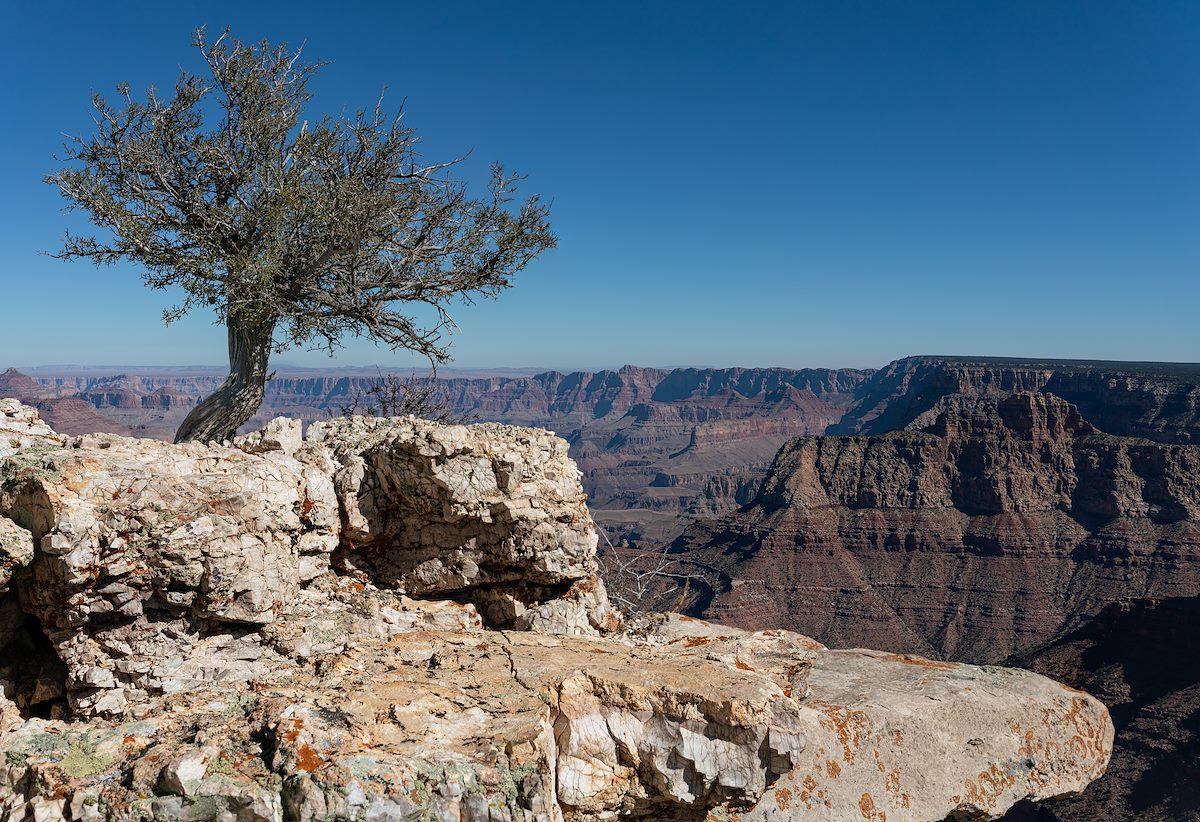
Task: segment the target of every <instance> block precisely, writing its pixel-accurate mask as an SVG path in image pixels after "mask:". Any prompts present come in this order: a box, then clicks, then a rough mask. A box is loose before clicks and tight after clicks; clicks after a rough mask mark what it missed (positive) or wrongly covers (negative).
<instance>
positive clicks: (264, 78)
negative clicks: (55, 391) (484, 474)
mask: <svg viewBox="0 0 1200 822" xmlns="http://www.w3.org/2000/svg"><path fill="white" fill-rule="evenodd" d="M194 44H195V46H196V47H197V48H198V49H199V50H200V53H201V54H203V56H204V60H205V62H206V63H207V66H208V75H209V76H204V77H201V76H196V75H192V74H189V73H187V72H184V73H183V74H182V75H181V76H180V78H179V80H178V82H177V83H176V84H175V89H174V94H173V95H172V96H171V97H170V99H164V98H163V97H160V96H159V95H158V94H157V93H156V92H155V91H154V89H150V90H149V91H147V93H146V96H145V99H144V100H135V99H134V98H133V97H132V96H131V95H130V92H129V86H128V84H121V85H120V86H118V88H117V93H118V95H119V101H118V102H117V103H116V104H113V103H110V102H109V101H107V100H105V99H104V98H103V97H101V96H100V95H98V94H97V95H94V96H93V98H92V104H93V106H94V107H95V115H94V117H93V120H94V122H95V133H94V134H93V135H92V136H91V137H87V138H83V137H76V138H74V139H72V140H70V141H69V142H68V144H67V147H66V155H67V156H66V158H65V159H66V160H67V161H68V162H71V163H72V164H71V165H70V166H69V167H67V168H64V169H62V170H59V171H57V172H55V173H53V174H51V175H49V176H48V177H47V178H46V179H47V181H48V182H50V183H52V184H54V185H56V186H57V187H58V188H59V190H60V191H61V192H62V193H63V195H64V196H65V197H66V198H67V199H68V200H69V201H70V206H69V208H72V209H80V210H82V211H84V212H86V213H87V215H88V216H89V217H90V219H91V221H92V222H93V223H95V224H96V225H97V226H99V227H101V228H102V229H106V230H107V231H106V232H104V235H103V236H101V237H90V236H75V235H71V234H70V233H68V234H67V237H66V239H65V241H64V246H63V248H62V250H61V251H60V252H58V253H57V254H56V255H55V256H57V257H60V258H63V259H74V258H85V259H89V260H92V261H93V262H95V263H96V264H97V265H100V264H102V263H115V262H117V261H118V260H122V259H124V260H130V261H132V262H134V263H137V264H139V265H141V266H142V267H143V268H144V272H143V274H142V277H143V280H144V281H145V282H146V284H148V285H150V286H152V287H154V288H160V289H166V288H171V287H178V288H181V289H182V290H183V292H184V297H183V299H182V301H181V302H180V303H179V304H178V305H176V306H174V307H172V308H170V309H168V310H166V311H164V312H163V318H164V320H165V321H166V322H168V323H170V322H171V321H172V320H175V319H178V318H179V317H182V316H183V315H184V314H186V313H188V311H190V310H191V309H193V308H195V307H197V306H200V307H208V308H210V309H212V310H213V311H214V312H215V313H216V315H217V317H218V319H219V321H220V322H222V323H224V325H225V327H226V329H227V331H228V337H229V377H228V379H226V380H225V383H224V384H223V385H222V386H221V387H220V388H219V389H218V390H217V391H216V392H215V393H213V394H212V395H211V396H209V397H208V398H206V399H205V400H204V401H203V402H201V403H200V404H199V405H197V406H196V408H195V409H194V410H193V411H192V412H191V413H190V414H189V415H188V416H187V419H185V420H184V421H183V424H182V425H180V427H179V431H178V432H177V433H176V435H175V441H176V442H185V441H189V440H224V439H228V438H230V437H231V436H232V435H233V433H234V432H235V431H236V430H237V429H238V427H239V426H241V425H242V424H243V423H245V422H246V421H247V420H249V419H250V417H252V416H253V415H254V413H255V411H257V410H258V407H259V405H260V404H261V403H262V398H263V393H264V389H265V384H266V381H267V379H269V377H268V360H269V358H270V355H271V352H272V351H281V350H284V349H286V348H289V347H291V346H308V347H312V348H325V349H328V350H329V351H330V352H331V353H332V351H333V350H334V349H335V348H337V347H338V345H339V344H340V342H341V340H342V339H343V338H344V337H345V336H346V335H347V334H351V335H355V336H368V337H372V338H374V339H377V340H380V341H382V342H383V343H386V344H387V345H389V346H391V347H392V348H393V349H408V350H411V351H416V352H419V353H421V354H423V355H424V356H426V357H427V358H429V360H430V362H431V363H432V364H434V365H435V366H436V365H437V364H438V363H441V362H445V361H446V360H447V359H448V354H447V349H446V344H445V342H444V340H443V333H444V332H445V331H447V330H448V329H449V328H452V327H453V320H452V319H451V318H450V316H449V314H448V313H447V305H448V304H449V303H450V302H452V301H453V300H454V299H456V298H459V299H463V300H466V301H469V300H470V299H471V298H472V297H476V296H494V295H495V294H496V293H497V292H499V291H500V289H502V288H506V287H508V286H509V285H510V284H511V279H512V276H513V275H514V274H515V273H516V272H517V271H520V270H521V269H522V268H524V267H525V266H526V265H527V264H528V263H529V262H530V261H531V260H532V259H533V258H534V257H536V256H537V255H538V254H539V253H541V252H542V251H544V250H546V249H547V248H551V247H553V246H554V244H555V236H554V234H553V233H552V232H551V230H550V225H549V209H548V207H547V206H545V205H544V204H542V203H541V202H540V201H539V200H538V197H537V196H532V197H529V198H527V199H525V200H524V201H523V202H519V203H518V202H517V201H516V188H517V182H518V181H519V180H520V177H519V175H515V174H511V173H508V172H506V171H505V170H504V168H503V167H501V166H499V165H493V166H492V170H491V176H490V180H489V182H488V186H487V194H486V195H485V196H481V197H474V198H473V197H471V196H469V195H468V193H467V189H466V186H465V184H464V183H463V182H461V181H459V180H456V179H454V177H453V176H452V175H451V170H452V169H453V167H454V166H456V165H457V164H458V163H459V162H461V160H462V158H459V159H456V160H451V161H449V162H442V163H430V162H427V161H425V160H424V159H423V158H422V157H421V156H420V154H419V153H418V151H417V142H418V141H417V137H416V135H415V134H414V133H413V131H412V129H411V128H409V127H408V126H407V125H405V123H404V121H403V119H402V115H403V111H402V110H401V111H400V112H398V113H397V114H396V115H395V116H389V115H388V114H387V113H386V112H385V111H384V109H383V102H382V97H381V98H380V100H379V102H377V103H376V105H375V106H374V107H373V108H372V109H369V110H363V111H359V112H357V113H356V114H355V115H354V116H353V117H341V118H335V117H330V116H325V117H322V118H320V119H316V120H314V121H312V122H310V121H308V120H306V119H304V118H303V110H304V108H305V105H306V104H307V103H308V101H309V99H310V96H311V95H310V93H309V91H308V82H309V80H310V79H311V78H312V76H313V75H314V73H315V72H317V71H318V70H319V69H320V68H321V67H322V66H323V65H325V64H324V63H309V62H304V61H303V60H302V59H301V54H300V52H299V51H292V50H289V49H288V47H287V46H285V45H284V46H275V47H272V46H270V45H269V44H268V43H266V42H263V43H261V44H259V45H257V46H254V45H247V44H245V43H242V42H240V41H238V40H235V39H233V38H231V37H230V36H229V31H228V30H226V31H225V33H224V34H222V35H221V36H220V37H219V38H217V39H216V40H215V41H213V42H207V41H206V37H205V32H204V29H199V30H197V32H196V35H195V38H194ZM206 123H207V126H206ZM415 303H424V304H426V305H427V306H431V307H432V309H433V310H432V312H431V313H430V316H431V317H432V319H431V320H430V321H429V322H428V323H424V324H423V323H421V322H419V321H418V320H417V319H416V318H414V317H413V316H412V315H411V313H406V310H407V309H410V308H411V307H412V305H411V304H415Z"/></svg>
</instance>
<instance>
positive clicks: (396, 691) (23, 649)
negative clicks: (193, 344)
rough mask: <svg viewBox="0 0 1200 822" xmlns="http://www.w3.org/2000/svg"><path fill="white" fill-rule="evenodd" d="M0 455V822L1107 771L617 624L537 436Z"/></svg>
mask: <svg viewBox="0 0 1200 822" xmlns="http://www.w3.org/2000/svg"><path fill="white" fill-rule="evenodd" d="M0 429H3V432H2V433H3V434H4V442H5V443H7V444H6V445H5V446H4V447H5V449H6V450H5V451H4V453H3V454H2V455H0V480H2V482H0V516H3V517H5V518H6V519H3V520H0V527H2V528H3V529H4V530H3V531H2V532H0V533H3V534H7V535H8V536H7V537H6V540H7V541H6V542H5V543H4V545H5V548H4V550H5V554H4V556H5V557H10V558H18V559H13V560H11V561H7V560H6V562H7V564H6V566H5V567H6V568H7V569H8V574H9V579H8V581H7V585H8V588H9V590H8V592H7V593H6V594H3V595H2V596H0V606H2V607H0V613H2V612H3V610H2V609H3V608H7V609H8V611H9V616H8V617H7V618H6V619H7V623H6V624H7V625H8V629H9V635H8V638H7V639H6V641H4V642H0V645H3V646H4V647H3V648H2V649H0V685H2V686H3V697H0V751H2V752H3V753H4V759H3V764H2V765H0V816H2V817H3V818H5V819H21V820H24V819H33V820H47V821H49V820H59V819H65V820H102V819H103V820H109V819H111V820H151V819H196V820H199V819H228V820H247V821H256V820H263V822H268V821H269V822H277V821H278V820H298V821H299V820H302V821H303V822H308V821H309V820H334V819H380V820H383V819H397V820H399V819H404V820H409V819H414V820H415V819H420V820H468V821H469V822H482V820H522V821H523V822H532V820H547V822H552V821H554V820H561V821H562V822H566V820H572V822H592V821H593V820H594V822H601V821H602V820H616V819H643V820H680V822H683V821H685V820H686V821H687V822H699V820H704V819H711V820H714V822H715V820H719V819H729V818H731V817H732V816H733V815H738V816H739V817H740V818H743V819H764V820H765V819H773V820H785V819H800V818H826V819H846V818H856V817H855V816H854V815H855V814H861V815H863V816H864V818H867V819H877V820H884V819H890V820H892V821H893V822H896V820H906V819H911V820H931V821H932V820H937V819H941V818H943V817H945V816H947V815H948V814H957V815H959V816H974V817H978V818H988V817H996V816H998V815H999V814H1001V813H1003V811H1004V810H1005V809H1006V808H1007V807H1008V806H1009V805H1011V804H1012V803H1014V802H1016V801H1018V800H1021V799H1025V798H1045V797H1052V796H1058V795H1061V794H1066V793H1072V792H1078V791H1079V790H1081V789H1082V788H1083V787H1084V786H1085V785H1086V784H1088V783H1089V782H1090V781H1091V780H1093V779H1095V778H1096V777H1097V776H1098V775H1099V774H1100V773H1102V772H1103V770H1104V767H1105V764H1106V763H1107V760H1108V756H1109V752H1110V749H1111V740H1112V725H1111V722H1110V721H1109V719H1108V715H1107V712H1106V711H1105V710H1104V708H1103V706H1101V705H1100V704H1099V703H1098V702H1096V701H1095V700H1094V699H1092V698H1091V697H1089V696H1087V695H1086V694H1083V693H1081V692H1076V691H1072V690H1069V689H1067V688H1064V687H1063V686H1061V685H1059V684H1058V683H1056V682H1054V681H1052V680H1050V679H1046V678H1044V677H1041V676H1038V675H1036V674H1031V673H1027V672H1021V671H1012V670H1007V669H998V668H976V667H972V666H963V665H955V664H950V663H940V662H931V661H928V660H924V659H919V658H913V657H896V656H893V655H889V654H883V653H877V652H868V651H852V652H843V651H829V650H827V649H826V648H825V647H824V646H823V645H820V644H819V643H816V642H814V641H813V640H811V639H808V638H807V637H805V636H802V635H800V634H795V633H790V632H787V631H778V630H765V631H758V632H747V631H743V630H739V629H734V628H728V627H722V626H717V625H711V624H709V623H704V622H700V621H698V620H693V619H690V618H685V617H679V616H674V615H652V616H643V617H638V618H636V619H630V620H628V621H627V622H625V624H624V625H622V621H621V619H620V617H619V615H618V614H616V613H615V611H613V609H612V608H611V606H610V605H608V603H607V598H606V597H605V594H604V588H603V585H601V584H600V583H599V580H598V579H596V577H595V567H596V566H595V553H594V551H595V534H594V532H593V531H592V528H591V525H590V518H589V517H588V515H587V510H586V507H584V504H583V495H582V489H581V487H580V483H579V474H578V472H577V471H576V470H575V468H574V466H573V464H572V463H571V462H570V460H569V459H567V457H566V444H565V443H563V442H562V441H561V440H558V439H556V438H554V437H552V436H551V435H549V434H546V433H545V432H541V431H536V430H532V429H522V428H512V427H506V426H497V425H482V426H470V427H463V426H439V425H435V424H432V423H425V422H421V421H418V420H412V419H399V420H363V419H350V420H344V421H338V422H336V423H329V424H323V425H321V426H314V429H315V430H314V431H312V432H311V433H310V436H309V437H308V439H301V438H300V436H299V428H298V426H296V425H294V424H292V423H289V422H287V421H276V422H273V423H272V424H271V425H269V426H268V427H267V428H266V429H264V430H263V431H260V432H256V433H254V434H252V435H248V436H246V437H242V438H238V439H237V440H236V441H235V442H234V443H232V444H230V445H200V444H191V445H184V446H169V445H165V444H161V443H153V442H148V441H145V440H132V439H125V438H121V437H113V436H108V435H98V436H85V437H72V438H67V437H59V436H57V435H56V434H54V433H53V432H52V431H50V430H49V429H48V428H46V427H45V426H44V425H43V424H41V423H40V421H39V420H38V419H37V415H36V413H34V412H32V411H31V409H28V408H25V407H23V406H21V405H19V404H17V403H14V402H3V403H0ZM17 532H24V533H25V534H26V535H27V536H23V535H22V534H21V533H17ZM14 534H15V537H14ZM13 546H15V547H13ZM26 557H28V560H26V559H25V558H26ZM14 604H15V605H16V608H15V612H14V609H13V606H14ZM0 639H4V637H2V636H0ZM814 814H815V816H814Z"/></svg>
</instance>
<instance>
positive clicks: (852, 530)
mask: <svg viewBox="0 0 1200 822" xmlns="http://www.w3.org/2000/svg"><path fill="white" fill-rule="evenodd" d="M940 407H941V411H940V413H939V415H938V416H937V418H936V419H934V420H932V421H931V423H930V424H929V425H928V426H927V427H926V428H924V429H923V430H920V431H900V432H894V433H891V434H885V435H882V436H878V437H805V438H800V439H796V440H793V441H792V442H791V443H789V444H788V445H787V446H785V447H784V448H783V449H781V450H780V453H779V455H778V457H777V458H776V461H775V463H774V465H773V466H772V469H771V471H770V473H769V475H768V477H767V479H766V480H764V482H763V485H762V488H761V489H760V492H759V494H758V496H757V497H756V499H755V500H754V501H753V502H752V503H751V504H750V505H749V506H747V507H746V508H745V509H743V510H741V511H739V512H737V513H735V514H733V515H730V516H729V517H727V518H725V519H721V520H715V521H712V522H709V523H705V524H702V525H698V526H695V527H693V528H692V529H691V530H690V531H688V532H687V533H685V535H684V536H683V537H682V538H681V539H680V540H679V542H678V543H677V544H676V546H675V550H677V551H678V552H679V556H680V557H681V558H682V560H683V561H685V562H687V563H694V564H693V565H688V566H687V567H686V568H683V569H682V571H683V572H684V573H687V572H689V571H692V570H694V573H695V575H696V576H697V577H698V578H699V582H697V583H696V584H694V585H693V586H692V590H693V591H699V592H701V593H702V594H703V595H704V598H703V599H702V600H700V601H694V604H693V607H694V608H695V609H696V610H695V613H696V614H697V615H703V616H707V617H710V618H718V619H720V620H722V621H730V622H732V623H733V624H737V625H741V626H743V627H748V628H757V627H763V626H766V625H779V626H782V627H786V628H789V629H792V630H797V631H801V632H803V633H806V634H811V635H812V636H815V637H817V638H818V639H820V640H821V641H823V642H827V643H829V644H834V645H851V646H859V645H861V646H867V647H876V648H882V649H885V650H893V651H904V652H916V653H924V654H928V655H931V656H936V657H949V658H953V659H959V660H963V661H971V662H999V661H1002V660H1004V659H1006V658H1009V657H1011V656H1017V655H1020V654H1023V653H1027V652H1029V651H1031V650H1033V649H1034V648H1037V647H1039V646H1041V645H1043V644H1044V643H1046V642H1048V641H1050V640H1051V639H1052V638H1053V637H1055V636H1056V635H1057V634H1059V633H1060V632H1061V631H1064V630H1069V629H1071V628H1073V627H1076V626H1078V625H1079V624H1080V623H1081V622H1082V621H1083V620H1085V619H1087V618H1088V617H1090V616H1091V615H1093V614H1095V613H1097V612H1098V611H1100V610H1101V609H1102V608H1104V607H1105V606H1106V605H1107V604H1109V603H1111V602H1116V601H1121V600H1125V599H1128V598H1130V597H1176V596H1195V595H1197V594H1200V447H1197V446H1194V445H1175V444H1162V443H1156V442H1151V441H1149V440H1141V439H1133V438H1126V437H1114V436H1110V435H1107V434H1104V433H1101V432H1099V431H1097V430H1096V428H1095V427H1094V426H1093V425H1091V424H1090V423H1089V422H1088V421H1087V420H1085V419H1084V418H1083V417H1082V416H1081V414H1080V413H1079V410H1078V409H1077V408H1076V407H1075V406H1073V405H1071V404H1070V403H1067V402H1065V401H1064V400H1062V399H1060V398H1057V397H1055V396H1053V395H1050V394H1043V393H1032V392H1023V393H1016V394H1012V395H1008V396H1005V397H1002V398H991V399H980V398H978V397H951V398H943V400H942V401H941V406H940ZM704 584H707V585H708V586H709V587H708V588H707V589H705V588H704Z"/></svg>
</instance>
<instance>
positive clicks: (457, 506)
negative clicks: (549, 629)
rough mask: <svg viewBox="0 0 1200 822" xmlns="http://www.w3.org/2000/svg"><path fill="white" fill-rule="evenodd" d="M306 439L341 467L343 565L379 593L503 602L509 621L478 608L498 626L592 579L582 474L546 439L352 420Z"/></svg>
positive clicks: (530, 433) (411, 421)
mask: <svg viewBox="0 0 1200 822" xmlns="http://www.w3.org/2000/svg"><path fill="white" fill-rule="evenodd" d="M309 439H310V440H311V441H312V442H315V443H321V444H324V445H325V446H327V447H328V448H329V450H330V452H331V453H332V455H333V458H334V459H335V461H336V462H337V464H338V468H337V471H336V473H335V475H334V484H335V486H336V488H337V493H338V498H339V500H340V501H341V505H342V512H343V517H344V520H345V532H344V534H343V538H344V542H345V543H346V544H347V545H348V546H349V553H350V554H351V556H349V557H348V562H349V563H350V564H351V565H352V566H353V567H356V568H362V569H363V571H364V573H365V575H367V576H369V577H370V578H371V580H372V581H373V582H375V583H376V584H377V585H379V586H380V587H392V588H397V589H399V590H403V591H405V592H407V593H408V594H410V595H420V596H426V597H427V596H432V595H435V594H441V595H447V594H455V593H458V592H463V593H464V595H465V596H468V597H470V596H472V595H473V594H474V592H477V591H488V592H490V593H491V594H494V595H496V596H500V595H501V594H506V595H507V596H509V597H510V598H511V599H512V601H513V602H512V606H513V607H511V608H510V609H509V610H510V614H508V615H506V614H504V613H503V609H495V608H481V611H483V612H484V613H485V615H487V616H489V617H492V618H493V619H497V620H499V621H501V622H503V621H504V617H505V616H509V618H510V619H515V617H516V616H518V615H519V614H518V613H517V611H523V607H521V606H528V605H530V604H537V603H541V602H544V601H546V600H548V599H554V598H557V596H558V595H560V594H561V593H563V592H564V591H566V590H567V589H569V588H570V586H571V585H572V584H574V583H575V582H577V581H579V580H585V579H594V578H595V576H596V564H595V549H596V540H597V536H596V532H595V530H594V529H593V527H592V523H591V517H590V516H589V514H588V511H587V506H586V503H585V499H584V495H583V489H582V488H581V486H580V474H579V470H578V469H577V468H576V467H575V464H574V463H573V462H571V460H570V458H569V457H568V456H567V444H566V443H565V442H564V441H563V440H561V439H559V438H558V437H555V436H554V435H553V434H550V433H549V432H546V431H542V430H539V429H533V428H514V427H511V426H502V425H494V424H482V425H474V426H470V427H468V426H464V425H439V424H437V423H433V422H429V421H427V420H421V419H418V418H415V417H408V418H401V419H397V420H379V419H375V418H371V417H346V418H342V419H337V420H329V421H325V422H318V423H316V424H314V425H313V426H312V427H311V428H310V429H309ZM493 601H494V598H493ZM489 604H491V603H489ZM600 621H602V620H600Z"/></svg>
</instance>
